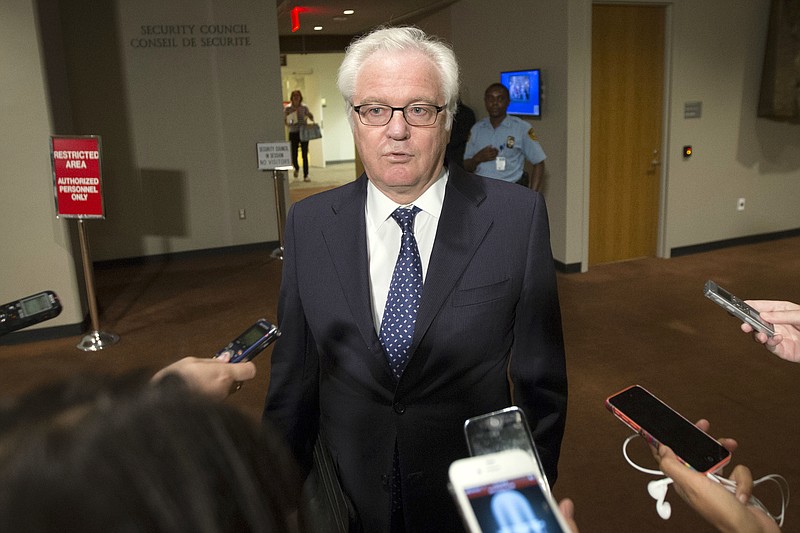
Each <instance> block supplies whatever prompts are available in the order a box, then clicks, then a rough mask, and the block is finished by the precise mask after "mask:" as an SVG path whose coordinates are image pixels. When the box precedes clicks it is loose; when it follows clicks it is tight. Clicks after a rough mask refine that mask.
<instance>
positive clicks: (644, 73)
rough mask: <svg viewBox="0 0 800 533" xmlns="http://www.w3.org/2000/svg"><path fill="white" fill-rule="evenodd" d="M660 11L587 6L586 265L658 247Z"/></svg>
mask: <svg viewBox="0 0 800 533" xmlns="http://www.w3.org/2000/svg"><path fill="white" fill-rule="evenodd" d="M665 13H666V11H665V8H664V7H663V6H641V5H630V4H628V5H604V4H596V5H594V6H593V7H592V128H591V135H592V138H591V167H590V177H589V179H590V197H589V202H590V203H589V265H594V264H599V263H608V262H612V261H623V260H626V259H634V258H637V257H647V256H653V255H655V254H656V246H657V240H658V221H659V196H660V194H659V193H660V188H661V187H660V180H661V165H660V161H661V153H660V151H661V123H662V109H663V105H662V100H663V86H664V82H663V80H664V24H665V22H664V21H665Z"/></svg>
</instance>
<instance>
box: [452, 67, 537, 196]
mask: <svg viewBox="0 0 800 533" xmlns="http://www.w3.org/2000/svg"><path fill="white" fill-rule="evenodd" d="M510 102H511V99H510V97H509V94H508V88H506V86H505V85H503V84H501V83H493V84H491V85H489V87H487V88H486V92H485V93H484V103H485V104H486V111H488V112H489V116H488V117H486V118H484V119H482V120H480V121H478V122H477V123H476V124H475V125H474V126H473V127H472V130H471V131H470V137H469V141H468V142H467V148H466V150H465V152H464V168H465V169H466V170H467V171H469V172H475V173H476V174H480V175H481V176H486V177H487V178H495V179H501V180H504V181H510V182H514V183H519V184H520V185H524V186H526V187H531V188H532V189H533V190H535V191H538V190H539V188H540V186H541V183H542V176H543V174H544V160H545V158H546V157H547V156H546V155H545V154H544V150H542V147H541V145H540V144H539V142H538V141H537V140H536V134H535V133H534V131H533V128H532V127H531V125H530V124H529V123H527V122H525V121H524V120H522V119H520V118H517V117H512V116H509V115H507V114H506V110H507V109H508V104H509V103H510ZM525 159H527V160H528V161H530V162H531V163H533V173H532V176H531V177H530V180H529V179H528V175H527V173H526V172H525V171H524V168H525Z"/></svg>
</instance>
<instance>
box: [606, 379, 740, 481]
mask: <svg viewBox="0 0 800 533" xmlns="http://www.w3.org/2000/svg"><path fill="white" fill-rule="evenodd" d="M606 407H607V408H608V409H609V410H610V411H611V412H612V413H614V415H615V416H616V417H617V418H619V419H620V420H621V421H622V422H624V423H625V424H626V425H627V426H628V427H630V428H631V429H632V430H634V431H636V432H637V433H639V434H640V435H641V436H642V437H644V438H645V439H646V440H647V441H648V442H649V443H651V444H653V445H654V446H656V447H658V445H659V444H665V445H667V446H669V447H670V448H672V451H673V452H675V455H677V456H678V458H679V459H680V460H681V461H683V462H684V463H686V464H687V465H688V466H690V467H692V468H693V469H695V470H697V471H698V472H702V473H708V472H714V471H716V470H718V469H719V468H721V467H722V466H724V465H725V464H727V463H728V462H729V461H730V459H731V452H729V451H728V450H727V449H726V448H725V447H724V446H723V445H722V444H720V443H719V442H718V441H717V440H715V439H714V438H712V437H711V436H710V435H708V433H706V432H704V431H702V430H701V429H699V428H698V427H697V426H695V425H694V424H692V423H691V422H689V421H688V420H687V419H686V418H684V417H683V416H681V415H680V414H679V413H678V412H677V411H675V410H674V409H672V408H671V407H669V406H668V405H667V404H665V403H664V402H662V401H661V400H659V399H658V398H656V397H655V396H654V395H653V394H651V393H650V392H649V391H647V390H646V389H645V388H644V387H642V386H640V385H631V386H630V387H628V388H626V389H623V390H622V391H620V392H618V393H616V394H614V395H612V396H609V397H608V398H607V399H606Z"/></svg>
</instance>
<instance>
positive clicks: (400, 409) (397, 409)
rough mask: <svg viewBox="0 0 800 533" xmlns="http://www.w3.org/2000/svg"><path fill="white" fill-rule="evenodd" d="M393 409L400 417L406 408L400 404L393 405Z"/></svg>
mask: <svg viewBox="0 0 800 533" xmlns="http://www.w3.org/2000/svg"><path fill="white" fill-rule="evenodd" d="M393 408H394V412H395V413H397V414H398V415H402V414H403V413H405V412H406V406H405V405H403V404H402V403H396V404H394V406H393Z"/></svg>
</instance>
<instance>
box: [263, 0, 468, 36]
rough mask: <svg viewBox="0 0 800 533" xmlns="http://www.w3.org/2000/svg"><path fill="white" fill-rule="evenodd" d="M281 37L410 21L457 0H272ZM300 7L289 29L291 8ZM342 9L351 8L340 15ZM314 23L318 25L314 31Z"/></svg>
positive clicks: (352, 30) (355, 31)
mask: <svg viewBox="0 0 800 533" xmlns="http://www.w3.org/2000/svg"><path fill="white" fill-rule="evenodd" d="M276 1H277V8H278V34H279V36H280V37H281V38H284V37H292V36H295V37H297V36H303V37H305V38H306V39H307V38H311V37H327V36H347V37H348V41H349V38H350V37H352V36H353V35H358V34H360V33H364V32H366V31H368V30H369V29H371V28H374V27H375V26H379V25H381V24H413V23H414V22H416V21H417V20H419V19H422V18H424V17H426V16H429V15H431V14H433V13H435V12H437V11H439V10H441V9H444V8H445V7H447V6H449V5H450V4H453V3H455V2H456V1H457V0H276ZM295 7H301V8H303V9H305V11H303V12H301V13H300V15H299V19H300V29H299V30H298V31H296V32H292V21H291V11H292V9H293V8H295ZM345 9H352V10H354V11H355V13H354V14H352V15H344V14H342V12H343V11H344V10H345ZM314 26H322V29H321V30H314Z"/></svg>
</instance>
